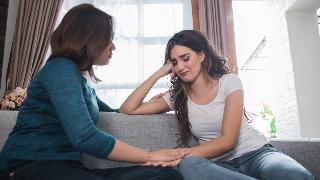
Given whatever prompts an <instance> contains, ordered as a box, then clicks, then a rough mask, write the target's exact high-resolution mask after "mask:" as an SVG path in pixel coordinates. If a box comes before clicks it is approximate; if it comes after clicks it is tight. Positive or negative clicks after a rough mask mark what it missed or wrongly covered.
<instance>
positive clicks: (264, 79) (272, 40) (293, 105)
mask: <svg viewBox="0 0 320 180" xmlns="http://www.w3.org/2000/svg"><path fill="white" fill-rule="evenodd" d="M232 6H233V17H234V29H235V40H236V47H237V48H236V50H237V61H238V67H239V69H240V71H239V76H240V77H241V79H242V81H243V85H244V91H245V107H246V110H247V111H248V112H251V113H253V114H254V115H253V117H254V120H253V123H252V125H253V126H254V127H256V128H257V129H258V130H260V131H261V132H264V133H265V135H267V136H268V135H271V129H272V127H271V126H272V124H271V122H272V116H269V115H268V113H267V112H268V111H269V110H271V111H272V113H273V115H274V116H275V121H276V127H277V137H280V138H299V137H300V130H299V119H298V110H297V102H296V92H295V86H294V78H293V69H292V61H291V54H290V46H289V43H288V32H287V27H286V19H285V11H286V7H285V6H283V4H282V3H281V2H278V1H260V0H255V1H245V0H234V1H233V2H232ZM263 114H264V115H267V116H264V115H263Z"/></svg>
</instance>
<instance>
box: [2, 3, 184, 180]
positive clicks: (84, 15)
mask: <svg viewBox="0 0 320 180" xmlns="http://www.w3.org/2000/svg"><path fill="white" fill-rule="evenodd" d="M112 39H113V19H112V17H111V16H110V15H108V14H107V13H105V12H103V11H101V10H99V9H97V8H95V7H94V6H92V5H90V4H81V5H78V6H76V7H73V8H72V9H71V10H70V11H68V12H67V14H66V15H65V16H64V18H63V19H62V22H61V23H60V25H59V26H58V27H57V29H56V30H55V31H54V32H53V33H52V36H51V39H50V43H51V49H52V55H51V56H50V58H49V59H48V61H47V62H46V64H45V65H44V67H43V68H42V69H41V70H40V71H39V73H38V74H37V75H36V76H35V77H34V78H33V80H32V81H31V83H30V85H29V87H28V96H27V98H26V100H25V103H24V105H23V106H22V107H21V108H20V110H19V113H18V117H17V122H16V125H15V127H14V129H13V131H12V132H11V133H10V135H9V137H8V139H7V141H6V143H5V145H4V147H3V149H2V151H1V153H0V179H2V180H4V179H10V180H11V179H12V180H13V179H14V180H19V179H21V180H22V179H23V180H44V179H45V180H73V179H76V180H82V179H86V180H88V179H90V180H101V179H123V180H125V179H128V180H129V179H130V180H133V179H139V180H140V179H153V180H155V179H157V180H167V179H182V176H181V175H180V174H179V173H178V171H176V170H175V169H173V168H161V167H157V168H153V167H144V166H132V167H123V168H110V169H88V168H87V167H85V166H84V165H83V164H82V162H81V153H88V154H91V155H93V156H96V157H98V158H106V159H109V160H115V161H124V162H134V163H147V162H149V161H157V162H158V163H159V164H160V165H162V166H172V165H171V164H175V162H176V161H178V160H180V159H181V158H182V157H183V156H184V155H186V154H188V150H187V149H175V150H160V151H154V152H148V151H146V150H144V149H140V148H137V147H134V146H131V145H129V144H126V143H124V142H121V141H120V140H118V139H116V138H114V137H113V136H112V135H110V134H107V133H106V132H103V131H101V130H99V129H98V128H97V127H96V123H97V121H98V120H99V111H107V112H116V111H117V110H116V109H113V108H111V107H109V106H108V105H107V104H105V103H104V102H102V101H101V100H100V99H99V98H98V97H97V96H96V94H95V91H94V89H92V88H91V87H90V86H89V85H88V84H87V80H86V79H85V78H84V75H85V74H88V75H89V76H90V77H91V78H92V79H93V80H96V81H97V80H98V78H97V77H96V76H95V75H94V72H93V70H92V66H93V65H106V64H108V63H109V60H110V59H111V57H112V51H113V50H115V46H114V44H113V42H112Z"/></svg>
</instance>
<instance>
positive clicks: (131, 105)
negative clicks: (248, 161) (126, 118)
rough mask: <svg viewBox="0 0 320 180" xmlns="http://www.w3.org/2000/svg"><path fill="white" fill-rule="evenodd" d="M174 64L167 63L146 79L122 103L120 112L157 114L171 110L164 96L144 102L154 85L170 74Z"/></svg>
mask: <svg viewBox="0 0 320 180" xmlns="http://www.w3.org/2000/svg"><path fill="white" fill-rule="evenodd" d="M171 69H172V64H171V63H167V64H165V65H164V66H163V67H161V68H160V69H159V70H157V71H156V72H155V73H153V74H152V75H151V76H150V77H149V78H148V79H147V80H145V81H144V82H143V83H142V84H141V85H140V86H139V87H138V88H137V89H135V90H134V91H133V92H132V93H131V94H130V95H129V97H128V98H127V99H126V100H125V101H124V102H123V104H122V105H121V107H120V109H119V112H121V113H125V114H155V113H163V112H167V111H169V110H170V108H169V106H168V105H167V103H166V102H165V101H164V100H163V99H162V98H156V99H153V100H151V101H148V102H143V100H144V98H145V97H146V95H147V94H148V92H149V91H150V89H151V88H152V86H153V85H154V84H155V83H156V82H157V81H158V80H159V79H160V78H161V77H163V76H165V75H167V74H169V73H170V72H171Z"/></svg>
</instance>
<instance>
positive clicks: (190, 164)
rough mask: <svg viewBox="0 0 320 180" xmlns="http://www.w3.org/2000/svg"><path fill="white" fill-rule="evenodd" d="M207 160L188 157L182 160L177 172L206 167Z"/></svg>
mask: <svg viewBox="0 0 320 180" xmlns="http://www.w3.org/2000/svg"><path fill="white" fill-rule="evenodd" d="M207 164H208V160H207V159H205V158H202V157H196V156H190V157H186V158H183V159H182V160H181V162H180V164H179V166H178V170H179V172H181V173H185V172H188V171H192V170H194V169H195V168H200V167H201V166H204V165H207Z"/></svg>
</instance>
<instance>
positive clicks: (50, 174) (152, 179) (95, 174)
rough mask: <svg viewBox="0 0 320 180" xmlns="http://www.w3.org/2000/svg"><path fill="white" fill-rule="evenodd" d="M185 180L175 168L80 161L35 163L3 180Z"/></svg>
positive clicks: (19, 169)
mask: <svg viewBox="0 0 320 180" xmlns="http://www.w3.org/2000/svg"><path fill="white" fill-rule="evenodd" d="M3 179H4V180H22V179H23V180H44V179H45V180H106V179H108V180H142V179H143V180H148V179H149V180H183V178H182V176H181V175H180V174H179V172H178V171H177V170H175V169H174V168H160V167H143V166H131V167H119V168H109V169H88V168H85V167H84V166H83V165H82V164H81V163H79V162H78V161H34V162H32V163H30V164H28V165H26V166H23V167H21V168H18V169H17V170H15V171H13V172H11V173H10V174H9V175H7V176H6V177H2V178H1V180H3Z"/></svg>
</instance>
